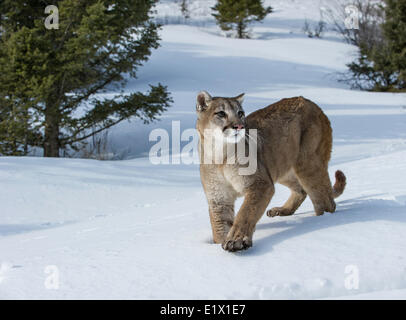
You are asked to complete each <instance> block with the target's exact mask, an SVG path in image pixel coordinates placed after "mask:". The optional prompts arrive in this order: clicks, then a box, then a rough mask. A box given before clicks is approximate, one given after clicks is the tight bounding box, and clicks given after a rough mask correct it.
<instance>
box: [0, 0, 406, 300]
mask: <svg viewBox="0 0 406 320" xmlns="http://www.w3.org/2000/svg"><path fill="white" fill-rule="evenodd" d="M209 2H210V1H207V2H206V1H200V7H199V8H200V9H201V10H202V11H201V12H204V10H205V9H204V6H205V5H208V6H210V3H209ZM267 2H269V1H267ZM270 3H271V5H272V6H273V7H274V8H275V13H273V14H271V15H270V16H269V17H268V18H267V19H266V21H265V22H264V23H263V24H257V25H255V26H254V27H253V28H252V29H253V38H254V39H251V40H238V39H234V38H225V37H224V36H223V35H222V34H221V32H219V30H218V29H217V28H216V26H215V25H214V23H213V21H212V20H210V19H211V18H210V14H209V13H207V14H206V16H205V15H204V14H201V15H200V17H201V19H202V21H203V20H204V21H206V22H205V25H204V26H203V25H202V24H196V25H194V24H193V22H191V23H189V24H188V25H178V24H171V25H166V26H164V28H163V30H162V32H161V37H162V47H161V48H160V49H159V50H157V51H155V52H154V53H153V55H152V57H151V59H150V61H148V62H147V63H146V65H145V66H144V67H143V68H141V69H140V73H139V79H137V80H131V81H130V82H129V83H128V86H127V90H128V91H134V90H142V89H145V88H147V84H148V83H157V82H162V83H164V84H165V85H168V88H169V90H170V91H171V92H172V94H173V97H174V101H175V102H174V104H173V106H172V107H171V109H170V110H168V112H167V113H165V114H164V115H163V116H162V119H161V121H159V122H157V123H154V124H151V125H147V126H145V125H142V124H141V123H140V122H138V121H132V122H130V123H122V124H120V125H119V126H117V127H115V128H113V129H112V130H111V131H110V133H109V137H110V139H111V140H110V141H109V142H110V144H111V146H110V148H111V149H112V150H113V151H114V152H115V153H116V154H119V155H121V156H120V157H122V158H124V159H125V160H121V161H96V160H85V159H44V158H35V157H2V158H0V190H1V192H0V204H1V206H0V208H1V209H0V299H11V298H17V299H32V298H35V299H68V298H78V299H89V298H96V299H101V298H108V299H123V298H124V299H283V298H287V299H309V298H310V299H333V298H334V299H405V298H406V184H405V183H404V180H405V177H406V161H405V159H406V110H405V108H404V106H405V105H406V95H405V94H393V93H371V92H360V91H353V90H350V89H349V88H348V86H346V85H345V84H343V83H340V82H337V73H338V72H343V71H345V64H346V63H348V62H350V61H351V59H352V58H351V57H352V55H353V53H354V52H355V49H354V47H352V46H349V45H346V44H344V43H342V42H340V41H339V39H338V38H337V37H335V36H334V35H332V34H328V35H326V37H325V38H323V39H308V38H307V37H305V36H304V35H303V33H302V31H301V30H300V29H301V27H302V26H303V22H304V19H305V18H307V19H313V20H314V21H317V19H318V13H319V12H318V9H317V8H318V5H319V1H316V0H313V1H310V0H307V1H292V0H291V1H270ZM174 12H175V7H174V6H173V5H171V4H170V3H169V1H165V2H163V3H162V4H161V5H160V6H159V7H158V13H157V14H158V16H161V17H164V16H175V17H176V12H175V13H174ZM207 12H210V11H207ZM200 90H207V91H209V92H210V93H212V94H213V95H226V96H232V95H237V94H239V93H241V92H246V94H247V95H246V99H245V109H246V111H247V113H248V112H251V111H253V110H255V109H257V108H260V107H263V106H266V105H267V104H270V103H272V102H274V101H277V100H278V99H281V98H284V97H289V96H296V95H302V96H305V97H307V98H310V99H312V100H314V101H315V102H316V103H318V104H319V105H320V106H321V107H322V108H323V109H324V111H325V112H326V114H327V115H328V116H329V118H330V120H331V123H332V126H333V134H334V150H333V157H332V161H331V163H330V169H329V170H330V174H331V176H332V177H333V174H334V172H335V170H337V169H340V170H342V171H343V172H344V173H345V174H346V176H347V178H348V184H347V188H346V190H345V192H344V194H343V195H342V196H341V197H340V198H338V199H337V212H336V213H334V214H328V213H326V214H325V215H323V216H321V217H316V216H315V215H314V213H313V208H312V205H311V202H310V200H309V199H307V200H306V201H305V202H304V203H303V205H302V206H301V207H300V208H299V210H298V212H297V213H296V214H295V215H293V216H290V217H275V218H272V219H271V218H268V217H266V216H264V217H263V218H262V219H261V220H260V222H259V224H258V226H257V230H256V232H255V234H254V246H253V247H252V248H250V249H249V250H247V251H244V252H239V253H235V254H232V253H228V252H225V251H224V250H223V249H221V246H219V245H216V244H213V243H212V239H211V230H210V223H209V218H208V210H207V203H206V199H205V197H204V194H203V190H202V187H201V183H200V178H199V170H198V166H197V165H196V164H192V165H186V164H177V165H174V164H169V165H153V164H152V163H151V162H150V160H149V159H148V158H147V157H145V155H147V154H148V151H149V149H150V147H151V146H152V145H153V144H154V143H155V142H149V141H148V136H149V134H150V132H151V130H152V129H154V128H164V129H168V130H169V132H170V129H171V125H172V121H175V120H176V121H180V123H181V129H182V130H184V129H187V128H193V127H194V124H195V113H194V104H195V102H194V101H195V96H196V93H197V92H199V91H200ZM143 155H144V157H143ZM288 195H289V191H288V190H287V189H286V188H284V187H282V186H277V190H276V194H275V197H274V198H273V199H272V202H271V204H270V207H273V206H279V205H281V204H282V203H283V202H284V201H285V200H286V199H287V197H288ZM240 204H241V200H240V201H239V202H238V205H240ZM237 207H238V206H237ZM348 268H349V269H348ZM55 270H57V272H56V273H55ZM346 271H347V273H346ZM355 274H358V275H359V279H358V280H359V286H358V288H351V286H350V287H349V286H348V281H350V280H351V279H353V278H352V276H354V275H355ZM52 275H54V276H55V277H56V278H52V279H54V280H55V279H57V280H59V282H58V281H56V280H55V281H56V283H57V286H56V287H53V286H52V285H51V286H49V280H50V278H49V277H51V276H52ZM52 279H51V280H52ZM51 282H52V281H51Z"/></svg>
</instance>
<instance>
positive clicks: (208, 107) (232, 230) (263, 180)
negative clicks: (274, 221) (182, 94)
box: [197, 92, 346, 251]
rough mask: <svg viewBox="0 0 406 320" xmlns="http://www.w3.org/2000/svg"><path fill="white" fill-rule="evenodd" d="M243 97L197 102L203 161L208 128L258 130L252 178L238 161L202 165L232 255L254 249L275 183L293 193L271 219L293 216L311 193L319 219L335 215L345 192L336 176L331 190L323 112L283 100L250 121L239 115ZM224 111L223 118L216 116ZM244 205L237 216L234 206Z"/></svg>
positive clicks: (215, 219)
mask: <svg viewBox="0 0 406 320" xmlns="http://www.w3.org/2000/svg"><path fill="white" fill-rule="evenodd" d="M242 97H243V95H240V96H238V97H235V98H220V97H217V98H212V97H211V96H210V95H209V94H208V93H207V92H202V93H200V94H199V95H198V98H197V114H198V120H197V129H198V132H199V136H200V146H201V162H203V157H202V153H203V152H204V150H203V149H202V147H203V145H204V139H205V136H204V134H203V132H204V130H205V129H216V128H217V129H218V130H220V129H221V130H225V128H229V127H230V126H231V127H233V128H237V127H235V125H244V126H245V128H246V129H257V130H258V154H257V157H258V165H257V170H256V172H255V173H254V174H252V175H247V176H243V175H240V174H239V173H238V169H239V168H240V167H241V165H240V164H239V163H236V164H227V163H226V160H227V159H226V155H224V161H223V162H222V163H220V164H204V163H202V164H201V165H200V174H201V180H202V184H203V188H204V191H205V194H206V197H207V200H208V204H209V212H210V221H211V225H212V231H213V240H214V242H215V243H222V245H223V248H224V249H225V250H228V251H237V250H242V249H246V248H248V247H250V246H251V245H252V236H253V233H254V230H255V225H256V223H257V222H258V220H259V219H260V218H261V216H262V215H263V213H264V212H265V210H266V208H267V206H268V204H269V202H270V200H271V198H272V196H273V194H274V183H281V184H283V185H285V186H287V187H289V188H290V189H291V196H290V197H289V199H288V200H287V201H286V203H285V204H284V205H283V206H282V207H277V208H272V209H271V210H269V211H268V212H267V215H268V216H269V217H274V216H288V215H292V214H293V213H294V212H295V211H296V210H297V209H298V207H299V206H300V205H301V204H302V202H303V201H304V200H305V198H306V196H307V195H309V197H310V199H311V200H312V202H313V206H314V210H315V213H316V215H322V214H323V213H324V212H325V211H327V212H331V213H332V212H334V211H335V209H336V204H335V202H334V198H335V197H338V196H339V195H341V194H342V192H343V191H344V188H345V184H346V178H345V175H344V174H343V173H342V172H341V171H337V172H336V182H335V184H334V187H332V186H331V182H330V178H329V175H328V170H327V169H328V162H329V160H330V155H331V149H332V129H331V125H330V121H329V120H328V118H327V116H326V115H325V114H324V113H323V111H322V110H321V109H320V108H319V107H318V106H317V105H316V104H315V103H313V102H311V101H310V100H307V99H305V98H303V97H295V98H289V99H283V100H281V101H279V102H277V103H274V104H272V105H270V106H268V107H266V108H264V109H260V110H257V111H255V112H253V113H251V114H250V115H248V116H247V117H245V116H241V110H242V107H241V103H242ZM219 111H224V112H225V113H226V117H225V118H220V117H219V114H218V112H219ZM239 196H243V197H244V202H243V204H242V206H241V208H240V210H239V212H238V214H237V216H236V217H234V202H235V200H236V198H237V197H239Z"/></svg>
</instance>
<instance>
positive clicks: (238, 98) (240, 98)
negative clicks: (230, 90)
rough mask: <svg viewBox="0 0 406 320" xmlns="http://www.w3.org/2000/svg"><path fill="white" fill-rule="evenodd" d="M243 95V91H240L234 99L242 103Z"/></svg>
mask: <svg viewBox="0 0 406 320" xmlns="http://www.w3.org/2000/svg"><path fill="white" fill-rule="evenodd" d="M244 95H245V93H241V94H240V95H239V96H236V97H235V98H234V99H235V100H237V101H238V103H239V104H241V105H242V103H243V102H244Z"/></svg>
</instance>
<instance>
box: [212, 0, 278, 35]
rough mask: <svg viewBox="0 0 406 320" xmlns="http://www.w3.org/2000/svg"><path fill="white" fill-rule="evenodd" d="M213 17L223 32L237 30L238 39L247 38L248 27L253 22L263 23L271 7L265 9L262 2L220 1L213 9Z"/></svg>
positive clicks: (242, 0) (253, 0) (252, 0)
mask: <svg viewBox="0 0 406 320" xmlns="http://www.w3.org/2000/svg"><path fill="white" fill-rule="evenodd" d="M212 10H214V11H216V12H217V13H214V14H213V16H214V17H215V18H216V20H217V24H218V25H219V26H220V28H221V29H222V30H225V31H228V30H233V29H234V30H236V31H237V35H238V38H240V39H241V38H247V37H248V34H247V31H246V29H247V26H248V24H250V23H252V22H253V21H262V20H263V19H264V18H265V17H266V16H267V15H268V14H269V13H271V12H272V8H271V7H266V8H265V7H264V6H263V4H262V1H261V0H218V2H217V4H216V5H215V6H214V7H213V8H212Z"/></svg>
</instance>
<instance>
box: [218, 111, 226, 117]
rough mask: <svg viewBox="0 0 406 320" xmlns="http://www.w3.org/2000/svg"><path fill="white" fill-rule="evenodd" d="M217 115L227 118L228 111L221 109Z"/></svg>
mask: <svg viewBox="0 0 406 320" xmlns="http://www.w3.org/2000/svg"><path fill="white" fill-rule="evenodd" d="M216 115H217V116H219V117H220V118H225V117H226V113H225V112H224V111H219V112H217V113H216Z"/></svg>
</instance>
